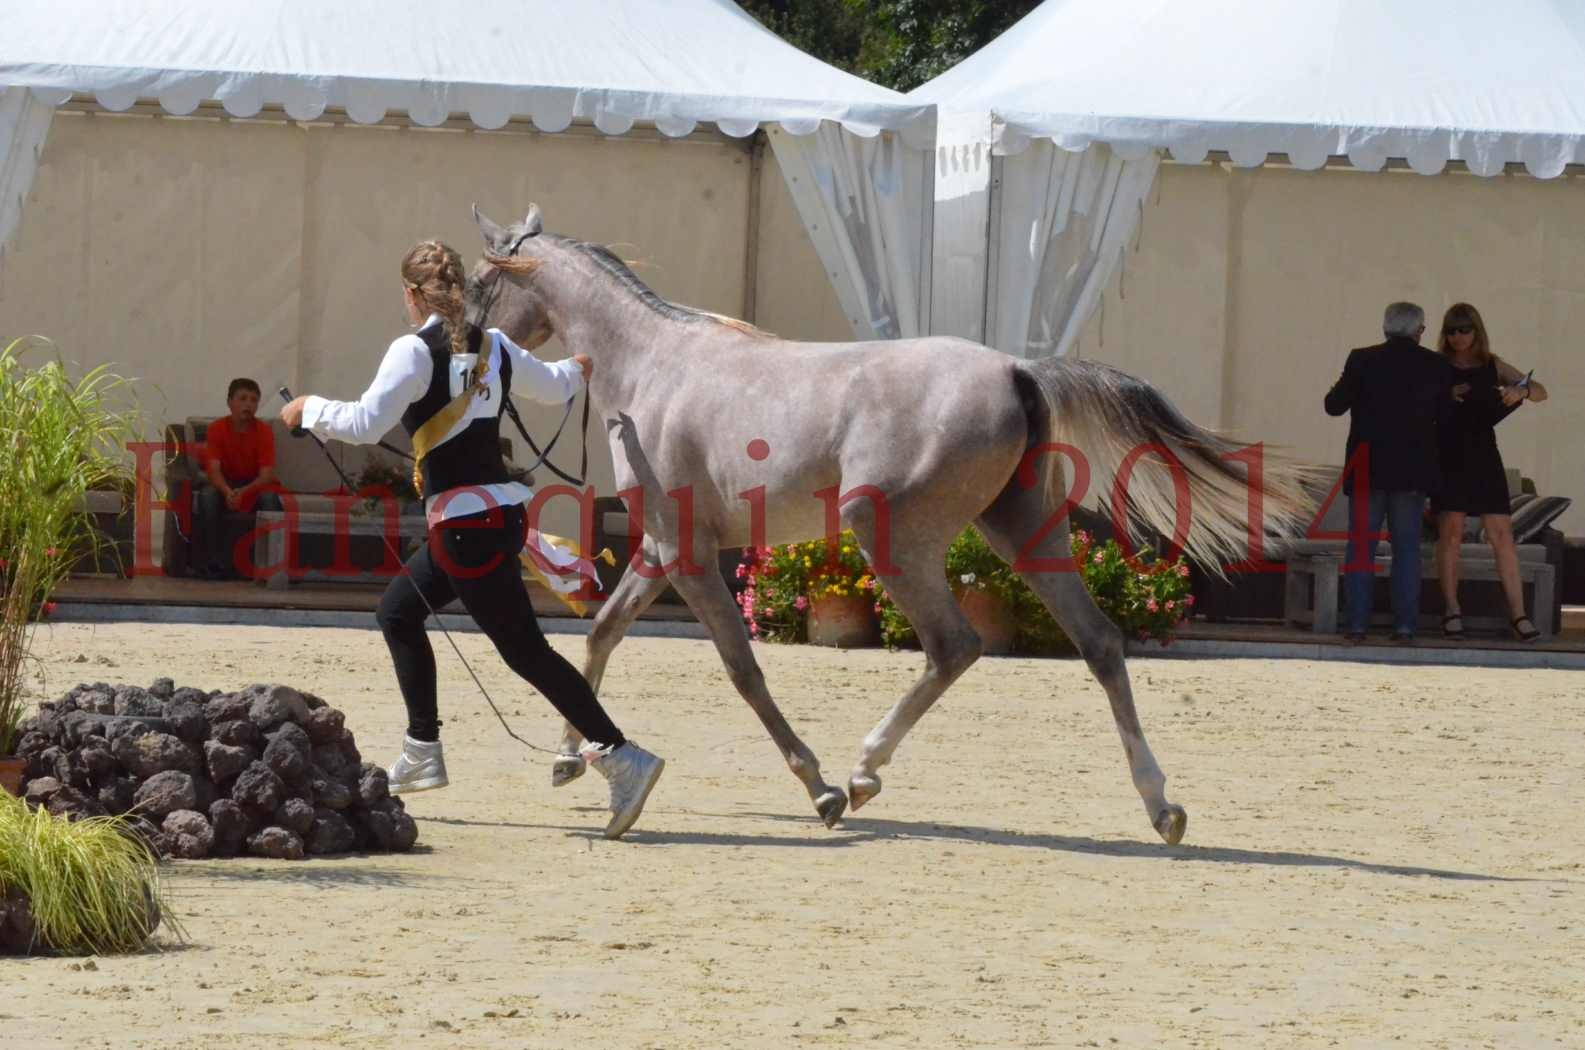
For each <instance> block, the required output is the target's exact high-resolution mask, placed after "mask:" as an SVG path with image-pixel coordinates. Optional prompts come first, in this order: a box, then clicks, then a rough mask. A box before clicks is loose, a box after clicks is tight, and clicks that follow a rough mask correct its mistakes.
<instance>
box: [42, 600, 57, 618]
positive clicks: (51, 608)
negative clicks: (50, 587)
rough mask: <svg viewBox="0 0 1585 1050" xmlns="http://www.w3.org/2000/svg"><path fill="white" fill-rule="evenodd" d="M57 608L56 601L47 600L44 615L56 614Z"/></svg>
mask: <svg viewBox="0 0 1585 1050" xmlns="http://www.w3.org/2000/svg"><path fill="white" fill-rule="evenodd" d="M55 609H56V605H55V603H54V602H45V603H44V615H45V616H54V615H55Z"/></svg>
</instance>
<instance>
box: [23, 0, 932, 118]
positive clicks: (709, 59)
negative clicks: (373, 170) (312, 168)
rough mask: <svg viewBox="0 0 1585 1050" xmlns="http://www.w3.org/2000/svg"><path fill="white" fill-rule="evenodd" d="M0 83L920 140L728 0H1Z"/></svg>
mask: <svg viewBox="0 0 1585 1050" xmlns="http://www.w3.org/2000/svg"><path fill="white" fill-rule="evenodd" d="M0 85H26V86H29V87H33V88H37V89H39V90H40V91H42V92H48V93H50V94H51V95H52V96H53V98H54V100H56V101H60V100H62V99H64V98H65V97H66V96H67V95H68V94H70V93H74V92H75V93H91V94H93V95H94V96H95V97H96V98H97V99H98V101H99V103H100V104H101V105H102V106H104V107H105V108H106V109H110V110H122V109H126V108H127V107H129V106H131V105H132V104H133V103H134V102H135V101H137V100H138V99H143V98H147V99H158V100H159V102H160V104H161V105H162V106H163V107H164V108H165V109H166V111H167V112H170V113H173V114H185V113H190V112H192V111H193V110H194V109H195V108H196V107H197V106H198V105H199V103H201V102H204V101H206V100H215V101H219V102H221V103H222V104H224V106H225V107H226V110H227V111H228V112H230V113H231V114H232V115H234V116H238V117H249V116H253V115H254V114H256V113H258V112H259V111H260V109H261V108H262V107H264V106H266V105H280V106H283V107H284V108H285V110H286V112H287V114H288V115H289V116H291V117H292V118H293V119H296V120H312V119H315V118H317V117H318V116H319V115H320V114H322V113H323V112H324V111H325V109H326V107H331V106H333V107H339V108H341V109H344V110H345V111H346V112H347V113H348V115H349V116H350V117H351V118H352V119H353V120H355V121H359V122H362V123H377V122H378V121H380V120H381V119H383V117H384V116H385V115H386V114H387V113H393V114H394V113H398V112H403V113H406V114H407V115H408V116H409V117H410V118H411V119H412V120H413V121H414V122H415V123H418V124H421V125H435V124H439V123H441V122H442V121H444V120H446V119H447V117H448V116H449V115H450V114H453V113H467V114H468V115H469V117H470V118H471V119H472V120H473V122H474V123H475V124H477V125H478V126H480V127H483V128H497V127H500V126H502V125H504V124H505V123H506V122H507V120H509V119H510V118H512V117H514V116H515V117H527V118H531V119H532V120H533V121H534V123H535V125H536V126H538V127H539V128H540V129H541V130H543V131H561V130H563V129H565V128H566V127H567V126H568V125H569V124H571V123H572V122H573V121H574V120H585V121H591V122H593V123H594V124H595V126H596V127H599V128H600V129H601V130H603V131H606V132H608V133H610V134H621V133H623V132H625V131H627V130H628V129H629V128H631V127H632V126H633V124H634V122H636V121H648V122H653V123H654V124H655V125H656V126H657V127H659V128H660V130H661V131H662V132H664V133H665V134H668V135H673V136H681V135H686V134H688V133H689V132H690V131H691V130H693V127H694V126H695V124H697V123H698V122H700V121H711V122H714V123H715V124H716V126H717V127H719V128H720V129H721V130H722V131H723V132H724V133H726V134H728V135H734V136H738V137H743V136H746V135H749V134H751V133H753V131H754V130H755V129H756V128H757V127H758V126H759V125H760V124H761V123H763V122H767V121H775V122H778V123H780V124H781V125H782V126H783V127H784V128H786V130H787V131H789V132H791V133H793V134H800V135H807V134H810V133H811V132H813V131H814V130H815V128H816V127H818V126H819V124H820V122H821V121H826V120H830V121H836V122H838V123H840V124H841V125H842V126H843V127H844V128H846V129H847V130H849V131H851V132H853V133H854V134H857V135H862V136H873V135H875V134H877V133H879V132H881V131H898V132H901V133H903V134H904V135H905V137H907V138H908V140H909V141H910V142H911V143H912V144H913V145H915V146H916V147H918V148H928V146H929V144H930V140H931V135H932V132H933V114H932V113H931V111H930V109H929V107H927V106H921V105H916V104H909V103H906V102H904V101H903V100H902V97H901V96H900V95H898V94H896V93H895V92H892V91H889V90H887V89H886V88H882V87H878V86H877V85H874V84H871V83H869V82H868V81H865V80H862V79H860V78H858V77H854V76H851V75H849V74H847V73H844V72H842V71H841V70H838V69H835V68H833V67H831V66H828V65H826V64H824V63H823V62H820V61H818V60H816V59H814V58H811V57H810V56H808V55H806V54H804V53H803V52H801V51H799V50H798V49H797V48H795V47H793V46H791V45H790V44H787V43H785V42H784V41H782V40H781V39H779V38H778V37H776V36H775V35H774V34H772V33H771V32H769V31H768V30H766V29H764V28H763V27H762V26H760V24H759V23H758V22H756V21H754V19H752V18H751V17H749V16H748V15H747V14H745V13H744V12H743V11H742V10H741V9H739V8H738V7H737V5H735V4H733V3H731V2H730V0H667V2H666V3H655V2H653V0H579V2H578V3H565V2H562V0H473V2H471V3H469V4H467V5H465V6H463V7H461V8H458V9H456V10H448V11H445V12H440V11H439V10H438V9H437V8H436V7H435V5H434V4H433V3H429V2H425V0H337V2H336V3H330V4H327V3H320V2H316V0H98V2H96V3H95V4H93V5H92V6H91V7H90V8H86V9H83V10H80V11H73V12H65V11H63V9H62V8H61V7H60V5H59V4H57V3H53V2H50V0H7V3H6V11H5V32H4V35H3V36H0Z"/></svg>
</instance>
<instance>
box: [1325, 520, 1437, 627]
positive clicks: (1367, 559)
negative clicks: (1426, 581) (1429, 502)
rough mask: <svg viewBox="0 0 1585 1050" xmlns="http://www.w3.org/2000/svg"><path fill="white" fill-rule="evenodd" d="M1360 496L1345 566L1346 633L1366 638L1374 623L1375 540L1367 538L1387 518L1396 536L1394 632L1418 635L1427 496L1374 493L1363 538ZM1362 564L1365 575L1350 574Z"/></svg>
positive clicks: (1393, 585)
mask: <svg viewBox="0 0 1585 1050" xmlns="http://www.w3.org/2000/svg"><path fill="white" fill-rule="evenodd" d="M1359 499H1360V496H1359V493H1357V492H1355V493H1350V494H1349V497H1348V561H1347V562H1345V563H1344V565H1343V570H1344V574H1345V576H1344V586H1345V597H1346V607H1347V608H1346V612H1345V614H1344V625H1343V630H1344V631H1346V632H1349V633H1351V634H1363V633H1364V632H1365V628H1366V626H1368V625H1369V623H1370V604H1371V601H1370V599H1371V590H1372V586H1373V584H1374V583H1375V580H1376V541H1375V540H1374V539H1372V540H1370V542H1368V543H1367V542H1366V537H1367V536H1372V535H1374V534H1376V533H1379V532H1380V531H1381V525H1382V521H1383V519H1385V520H1386V522H1387V531H1388V534H1389V535H1390V536H1391V537H1392V622H1393V630H1394V631H1396V632H1399V633H1402V634H1414V632H1415V628H1416V627H1417V626H1418V625H1419V620H1420V521H1421V518H1422V517H1423V516H1424V514H1425V493H1423V492H1397V491H1394V492H1389V491H1387V490H1385V489H1371V490H1370V491H1369V492H1368V493H1367V494H1366V498H1365V506H1364V507H1363V510H1364V512H1365V518H1364V528H1365V531H1364V534H1360V533H1359V532H1358V531H1357V530H1358V528H1359V519H1358V518H1356V517H1355V515H1356V514H1358V513H1359V511H1360V510H1361V509H1362V508H1361V507H1360V506H1359ZM1356 566H1358V567H1359V568H1360V569H1361V570H1362V571H1358V572H1355V571H1350V570H1352V569H1354V568H1355V567H1356Z"/></svg>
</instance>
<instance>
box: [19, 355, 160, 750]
mask: <svg viewBox="0 0 1585 1050" xmlns="http://www.w3.org/2000/svg"><path fill="white" fill-rule="evenodd" d="M51 351H52V347H51V346H50V344H49V343H47V342H45V341H44V340H20V339H19V340H17V341H15V342H13V343H11V344H10V345H8V346H6V347H5V348H4V349H3V350H0V756H5V755H10V754H14V753H15V748H16V737H17V726H18V724H19V723H20V722H21V721H22V719H23V717H25V715H26V714H27V696H26V691H25V689H24V675H25V667H26V664H27V659H28V654H29V652H30V651H31V644H32V630H33V625H34V624H35V623H36V622H37V621H38V620H39V619H40V618H42V617H44V616H46V615H48V613H49V611H50V609H51V607H52V606H51V604H50V600H49V599H50V595H51V594H52V593H53V592H54V590H55V588H56V586H57V585H58V584H59V583H60V582H61V581H62V580H63V579H65V578H66V575H67V574H68V573H69V572H70V570H71V566H72V565H73V564H74V562H75V561H76V559H77V558H78V557H79V556H81V555H82V554H84V553H87V552H90V551H94V550H96V549H97V547H98V546H99V545H100V544H102V543H103V540H102V539H101V538H100V537H99V536H98V534H97V533H96V532H95V531H94V528H93V523H92V519H91V518H90V516H89V515H88V514H86V513H85V512H84V510H83V494H84V493H85V492H87V491H88V490H89V489H91V488H102V487H106V486H115V485H118V484H124V481H125V478H126V477H127V474H128V471H127V468H126V466H125V460H124V456H123V452H124V449H125V447H126V441H127V439H128V438H129V437H131V436H132V435H133V433H134V432H135V431H134V419H135V416H134V414H133V413H132V411H131V410H130V409H129V408H127V407H125V404H126V399H125V395H126V393H127V391H128V386H127V384H126V382H125V381H124V380H122V379H120V378H119V377H117V376H114V375H112V374H110V372H108V371H107V370H106V369H105V368H96V369H93V370H92V371H90V372H88V373H87V374H86V375H84V376H83V377H82V378H81V379H77V380H73V379H72V378H71V377H70V376H69V375H68V374H67V372H66V369H65V367H64V365H63V364H62V363H61V361H60V360H59V358H58V357H57V356H53V355H52V352H51ZM24 357H29V358H39V359H42V360H41V361H40V363H38V364H36V365H32V366H30V365H29V364H28V363H27V362H25V361H24Z"/></svg>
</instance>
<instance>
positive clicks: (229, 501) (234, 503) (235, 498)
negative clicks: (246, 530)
mask: <svg viewBox="0 0 1585 1050" xmlns="http://www.w3.org/2000/svg"><path fill="white" fill-rule="evenodd" d="M226 506H227V507H228V508H229V509H231V510H241V509H242V493H240V492H238V491H237V490H236V489H231V490H230V491H228V492H227V493H226Z"/></svg>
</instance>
